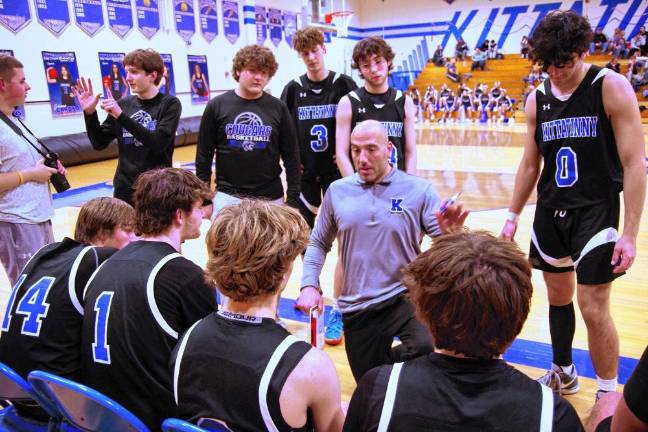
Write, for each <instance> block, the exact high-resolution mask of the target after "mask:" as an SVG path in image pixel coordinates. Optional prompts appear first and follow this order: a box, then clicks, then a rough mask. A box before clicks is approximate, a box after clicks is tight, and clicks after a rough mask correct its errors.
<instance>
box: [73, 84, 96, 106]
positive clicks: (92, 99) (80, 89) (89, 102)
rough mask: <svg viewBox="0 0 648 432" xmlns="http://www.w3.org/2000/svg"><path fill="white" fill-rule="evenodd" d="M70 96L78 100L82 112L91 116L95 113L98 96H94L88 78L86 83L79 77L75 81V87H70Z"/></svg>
mask: <svg viewBox="0 0 648 432" xmlns="http://www.w3.org/2000/svg"><path fill="white" fill-rule="evenodd" d="M72 94H73V95H74V96H75V97H76V98H77V99H78V100H79V105H80V106H81V109H82V110H83V112H85V113H86V114H92V113H94V112H95V111H97V104H98V103H99V95H98V94H94V92H93V90H92V81H91V80H90V78H88V80H87V81H86V79H85V78H84V77H80V78H79V79H78V80H77V85H76V86H74V87H72Z"/></svg>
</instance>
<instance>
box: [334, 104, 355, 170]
mask: <svg viewBox="0 0 648 432" xmlns="http://www.w3.org/2000/svg"><path fill="white" fill-rule="evenodd" d="M351 115H352V113H351V100H350V99H349V96H344V97H342V99H340V102H338V106H337V112H336V114H335V160H336V162H337V166H338V169H339V170H340V174H342V177H347V176H350V175H352V174H353V172H354V171H353V164H352V163H351V158H350V157H349V149H350V146H351Z"/></svg>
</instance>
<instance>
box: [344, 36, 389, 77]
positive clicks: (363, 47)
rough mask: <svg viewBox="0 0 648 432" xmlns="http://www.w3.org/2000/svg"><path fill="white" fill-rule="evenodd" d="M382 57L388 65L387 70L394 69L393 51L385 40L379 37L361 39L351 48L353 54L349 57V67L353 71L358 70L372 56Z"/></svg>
mask: <svg viewBox="0 0 648 432" xmlns="http://www.w3.org/2000/svg"><path fill="white" fill-rule="evenodd" d="M374 54H375V55H376V56H378V57H382V58H384V59H385V61H387V64H389V70H392V68H393V67H394V63H393V60H394V57H396V54H394V50H392V47H390V46H389V44H388V43H387V42H386V41H385V39H383V38H381V37H380V36H369V37H367V38H364V39H362V40H361V41H360V42H358V43H357V44H355V46H354V47H353V54H352V55H351V59H352V61H351V67H352V68H353V69H360V63H362V62H363V61H366V60H368V59H370V58H371V56H372V55H374Z"/></svg>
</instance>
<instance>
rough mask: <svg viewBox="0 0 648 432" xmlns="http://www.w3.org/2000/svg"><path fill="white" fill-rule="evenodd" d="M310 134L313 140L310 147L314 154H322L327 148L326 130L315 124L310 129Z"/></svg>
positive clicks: (324, 127) (322, 126)
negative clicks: (313, 137)
mask: <svg viewBox="0 0 648 432" xmlns="http://www.w3.org/2000/svg"><path fill="white" fill-rule="evenodd" d="M310 134H311V135H313V136H315V139H314V140H313V141H311V142H310V146H311V148H312V149H313V151H315V152H323V151H324V150H326V149H327V148H328V129H326V126H324V125H322V124H316V125H314V126H313V127H312V128H311V129H310Z"/></svg>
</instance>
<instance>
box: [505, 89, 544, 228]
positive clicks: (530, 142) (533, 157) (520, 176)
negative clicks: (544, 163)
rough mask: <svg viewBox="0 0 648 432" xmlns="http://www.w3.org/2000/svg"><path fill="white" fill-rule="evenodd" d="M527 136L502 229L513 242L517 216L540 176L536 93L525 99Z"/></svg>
mask: <svg viewBox="0 0 648 432" xmlns="http://www.w3.org/2000/svg"><path fill="white" fill-rule="evenodd" d="M525 115H526V123H527V134H526V141H525V143H524V154H523V155H522V160H521V161H520V165H519V166H518V170H517V174H515V186H514V187H513V198H512V199H511V205H510V206H509V215H508V216H507V219H506V222H504V228H502V234H501V235H502V237H503V238H505V239H507V240H513V237H514V236H515V231H516V230H517V216H516V215H519V214H520V213H521V212H522V208H523V207H524V205H525V204H526V202H527V201H528V200H529V196H531V192H533V187H534V186H535V184H536V182H537V181H538V176H539V175H540V158H541V154H540V152H539V151H538V147H537V145H536V142H535V128H536V93H535V92H533V93H531V94H530V95H529V97H528V99H527V104H526V108H525Z"/></svg>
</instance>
